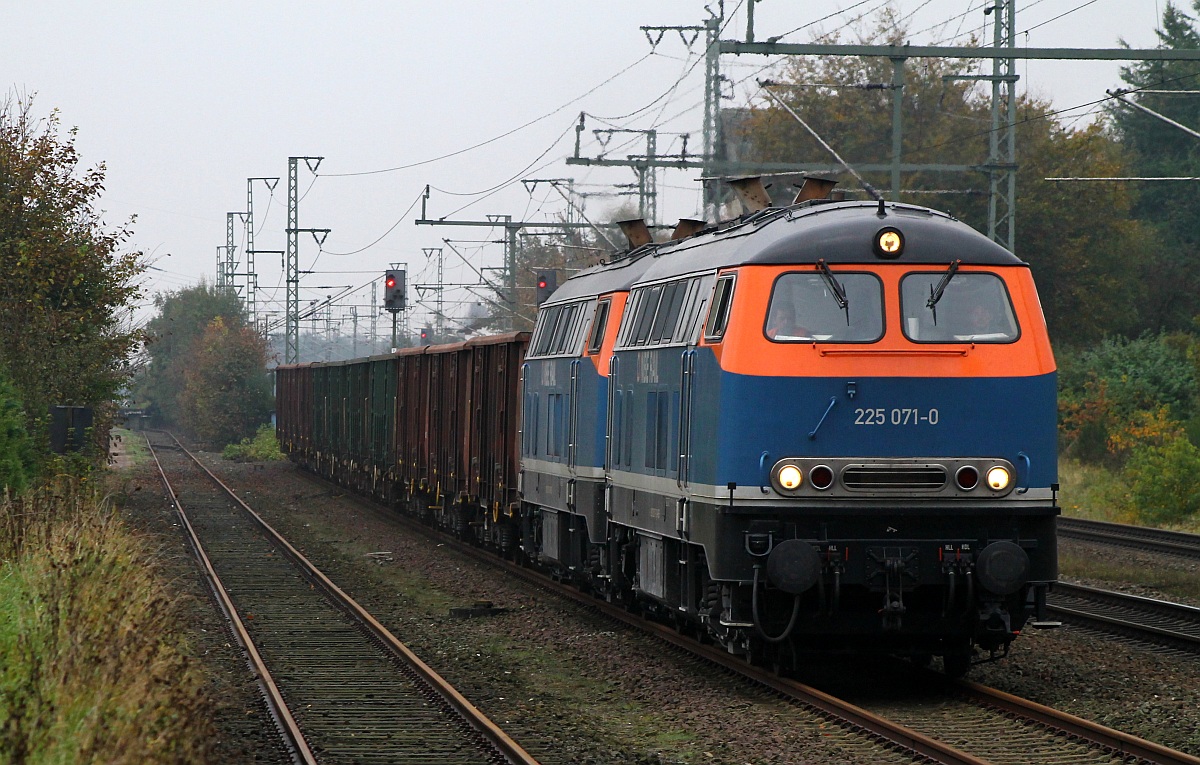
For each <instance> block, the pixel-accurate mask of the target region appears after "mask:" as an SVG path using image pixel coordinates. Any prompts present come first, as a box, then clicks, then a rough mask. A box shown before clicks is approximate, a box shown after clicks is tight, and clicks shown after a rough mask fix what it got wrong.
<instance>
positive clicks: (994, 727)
mask: <svg viewBox="0 0 1200 765" xmlns="http://www.w3.org/2000/svg"><path fill="white" fill-rule="evenodd" d="M307 477H308V478H309V479H310V480H312V481H313V482H314V483H317V484H319V485H322V486H331V485H332V484H329V483H326V482H324V481H322V480H321V479H318V478H316V477H313V476H307ZM346 496H347V498H348V499H351V501H355V502H357V503H359V504H360V505H363V506H366V507H370V508H373V509H374V510H375V511H376V512H379V513H386V517H387V518H388V519H390V520H391V521H393V522H398V523H400V524H402V525H404V526H405V527H407V528H409V529H411V530H413V531H415V532H417V533H419V534H422V535H425V536H426V537H429V538H431V539H433V540H435V541H436V542H437V543H439V544H445V545H448V546H451V547H453V548H454V549H456V550H457V551H459V552H460V553H462V554H464V555H466V556H468V557H471V558H474V559H476V560H479V561H481V562H483V563H485V564H487V565H490V566H493V567H499V568H503V569H504V570H506V571H507V572H508V573H510V574H511V575H513V576H514V577H517V578H520V579H524V580H525V581H527V582H529V583H531V584H533V585H534V586H536V587H539V588H541V589H543V590H547V591H550V592H553V593H555V594H557V595H559V596H561V597H563V598H566V599H568V600H572V601H574V602H576V603H577V604H579V605H581V606H583V607H584V608H586V609H589V610H593V611H596V612H600V613H603V614H604V615H605V616H607V617H609V618H611V619H613V620H615V621H617V622H620V623H622V624H625V625H628V626H630V627H632V628H634V629H637V630H641V631H644V632H647V633H649V634H651V635H654V636H656V637H658V638H660V639H661V640H662V641H664V642H665V643H667V644H668V645H669V646H671V648H672V649H674V650H677V651H681V652H685V653H687V654H690V655H693V656H696V657H699V658H701V659H703V660H705V661H708V662H711V663H712V664H714V665H717V666H719V667H720V668H722V669H723V670H725V671H727V672H729V673H732V674H735V675H738V676H741V677H742V678H745V679H748V680H750V681H752V682H753V683H756V684H758V685H760V686H764V687H766V688H768V689H770V690H772V691H773V692H775V693H777V694H779V695H780V696H782V697H784V698H786V699H788V700H790V701H791V702H793V703H795V704H797V705H799V706H800V707H802V708H805V709H807V710H809V711H811V712H813V713H814V714H816V715H818V716H819V717H820V718H822V719H823V720H825V721H827V723H830V724H832V725H833V726H836V727H838V728H840V729H841V731H842V735H843V736H846V737H849V738H853V737H858V738H859V739H862V740H865V742H866V743H860V744H859V747H860V748H861V747H864V746H865V747H868V748H869V747H875V748H876V750H877V751H885V752H887V753H888V758H887V761H895V759H894V758H895V757H897V756H899V757H901V759H902V760H906V761H915V762H934V763H955V764H958V765H967V764H970V765H984V764H985V763H991V764H992V765H1000V764H1002V763H1013V764H1014V765H1015V764H1016V763H1022V764H1023V763H1029V762H1038V763H1047V764H1051V765H1053V764H1055V763H1063V764H1064V765H1065V764H1066V763H1080V762H1088V763H1135V762H1136V763H1162V764H1171V765H1183V764H1185V763H1186V764H1187V765H1200V758H1197V757H1194V756H1191V755H1189V754H1186V753H1183V752H1178V751H1175V750H1171V749H1169V748H1166V747H1163V746H1160V745H1158V744H1154V743H1152V742H1149V741H1146V740H1144V739H1140V738H1137V737H1135V736H1131V735H1129V734H1125V733H1122V732H1120V731H1116V730H1113V729H1110V728H1106V727H1104V726H1101V725H1098V724H1096V723H1093V722H1090V721H1088V720H1084V719H1081V718H1078V717H1075V716H1072V715H1069V714H1066V713H1063V712H1060V711H1057V710H1054V709H1050V708H1048V707H1044V706H1042V705H1039V704H1036V703H1034V702H1030V701H1027V700H1025V699H1021V698H1018V697H1015V696H1011V695H1009V694H1005V693H1003V692H1000V691H997V690H994V689H990V688H987V687H985V686H981V685H978V684H974V683H969V682H953V681H948V680H946V679H945V678H944V677H943V676H941V675H939V674H935V673H930V672H925V671H918V672H915V673H914V672H912V671H911V670H908V669H899V670H894V671H896V672H898V673H899V674H898V675H897V678H898V679H896V680H895V681H894V682H883V683H880V685H887V686H888V687H891V688H896V689H899V692H898V694H897V695H896V696H895V697H893V698H890V699H887V698H884V699H881V698H875V697H869V696H868V697H863V698H854V697H851V698H849V699H847V698H845V696H847V694H843V693H838V694H836V695H835V694H833V693H828V692H825V691H824V690H822V689H819V688H816V687H813V686H810V685H806V684H804V683H801V682H798V681H796V680H793V679H788V678H784V677H780V676H779V675H777V674H775V673H774V672H772V671H769V670H767V669H764V668H761V667H756V666H752V665H750V664H747V663H746V662H745V661H743V660H742V659H740V658H738V657H734V656H731V655H729V654H728V653H727V652H725V651H723V650H720V649H717V648H714V647H712V646H707V645H703V644H700V643H698V642H696V641H695V640H693V639H692V638H690V637H687V636H685V635H681V634H679V633H677V632H676V631H675V630H674V629H672V628H670V627H667V626H665V625H662V624H659V623H657V622H652V621H648V620H646V619H644V618H642V617H641V616H638V615H635V614H631V613H629V612H628V611H626V610H625V609H623V608H620V607H618V606H614V605H611V604H608V603H606V602H604V601H601V600H598V599H596V598H594V597H593V596H591V595H589V594H586V593H583V592H580V591H579V590H578V589H576V588H574V587H571V586H568V585H564V584H562V583H560V582H558V581H556V580H554V579H552V578H551V577H548V576H546V575H544V574H541V573H539V572H536V571H533V570H531V569H528V568H525V567H522V566H520V565H517V564H515V563H512V562H509V561H503V560H501V559H499V558H498V557H496V556H494V555H492V554H490V553H488V552H486V551H484V550H480V549H479V548H477V547H474V546H472V545H470V544H467V543H464V542H461V541H459V540H456V539H454V538H452V537H450V536H448V535H444V534H441V533H439V532H436V531H433V530H431V529H429V528H428V527H425V526H423V525H421V524H419V523H417V522H416V521H415V520H412V519H410V518H407V517H405V516H401V515H399V514H395V513H390V512H388V511H386V510H385V509H384V508H381V507H380V506H378V505H375V504H373V503H370V502H368V501H367V500H365V499H362V498H358V497H354V496H353V495H346ZM889 671H893V670H889ZM823 727H824V726H823ZM826 729H827V728H826ZM849 746H850V748H854V745H853V743H851V744H849Z"/></svg>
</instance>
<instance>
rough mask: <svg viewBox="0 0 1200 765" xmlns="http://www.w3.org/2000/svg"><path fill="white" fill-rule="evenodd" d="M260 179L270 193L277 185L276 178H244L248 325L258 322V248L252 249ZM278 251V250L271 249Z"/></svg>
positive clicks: (254, 324) (277, 180) (255, 324)
mask: <svg viewBox="0 0 1200 765" xmlns="http://www.w3.org/2000/svg"><path fill="white" fill-rule="evenodd" d="M255 181H262V182H263V183H265V184H266V186H267V189H268V190H270V191H271V193H272V194H274V192H275V187H276V186H278V185H279V179H278V178H247V179H246V237H245V249H246V312H247V313H248V314H249V315H250V325H251V326H257V324H258V271H257V269H256V266H255V263H254V256H255V255H257V254H258V250H256V249H254V182H255ZM272 252H278V250H272Z"/></svg>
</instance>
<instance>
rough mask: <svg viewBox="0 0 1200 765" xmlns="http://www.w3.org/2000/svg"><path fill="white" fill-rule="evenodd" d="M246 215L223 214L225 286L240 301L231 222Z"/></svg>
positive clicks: (235, 246) (235, 250)
mask: <svg viewBox="0 0 1200 765" xmlns="http://www.w3.org/2000/svg"><path fill="white" fill-rule="evenodd" d="M245 215H246V213H240V212H227V213H225V286H226V288H228V289H229V291H230V292H232V293H233V294H234V295H237V296H238V300H239V302H240V301H241V294H240V291H239V290H238V283H237V278H238V277H239V276H241V274H239V273H238V259H237V245H236V243H235V242H234V241H233V229H234V226H233V222H234V219H236V218H239V217H241V218H242V219H244V218H245Z"/></svg>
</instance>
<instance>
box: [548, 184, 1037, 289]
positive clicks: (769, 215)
mask: <svg viewBox="0 0 1200 765" xmlns="http://www.w3.org/2000/svg"><path fill="white" fill-rule="evenodd" d="M880 210H881V208H880V205H879V203H878V202H822V203H817V204H812V203H805V204H801V205H797V206H793V207H782V208H767V209H766V210H762V211H760V212H758V213H755V214H753V215H749V216H745V217H744V218H741V219H738V220H736V221H731V222H729V223H723V224H721V225H719V226H714V227H711V228H708V229H705V230H704V231H702V232H701V233H699V234H696V235H694V236H691V237H689V238H687V239H681V240H678V241H674V242H665V243H662V244H651V245H646V246H645V247H641V248H639V249H638V250H636V251H634V252H633V253H631V254H630V256H628V257H626V258H623V259H621V260H618V261H616V262H614V263H610V264H605V265H601V266H596V267H595V268H592V269H589V270H587V271H583V272H581V273H579V274H577V275H575V276H573V277H571V278H570V279H569V280H567V282H566V283H565V284H564V285H563V286H562V287H561V288H560V289H559V290H558V291H557V292H555V293H554V297H553V298H552V301H553V302H559V301H562V300H570V299H573V298H578V297H583V296H586V295H597V294H604V293H606V292H612V291H617V290H627V289H629V288H630V287H631V286H633V285H634V284H637V283H639V282H650V281H657V280H659V279H668V278H671V277H672V276H682V275H684V274H691V273H696V272H698V271H711V270H715V269H718V268H728V267H731V266H741V265H784V264H792V263H795V264H806V263H813V264H815V263H816V262H817V260H818V259H821V258H823V259H824V260H825V262H827V263H829V264H831V265H836V264H838V263H881V262H887V263H902V264H922V265H931V266H945V265H948V264H949V263H951V262H952V261H954V260H961V261H962V262H963V263H964V264H973V265H995V266H1016V265H1025V263H1024V261H1022V260H1020V259H1019V258H1017V256H1015V255H1013V254H1012V253H1011V252H1009V251H1008V250H1006V249H1004V248H1003V247H1001V246H1000V245H999V244H996V243H995V242H993V241H992V240H990V239H988V238H987V237H986V236H984V235H983V234H981V233H979V232H978V231H976V230H975V229H973V228H971V227H970V226H968V225H967V224H965V223H963V222H962V221H960V220H957V219H955V218H953V217H951V216H949V215H947V214H945V213H942V212H938V211H936V210H931V209H929V208H926V207H918V206H916V205H907V204H898V203H885V204H884V206H883V208H882V210H883V214H880ZM886 227H892V228H896V229H899V230H900V232H901V233H902V234H903V236H904V243H905V244H904V252H903V253H902V254H901V256H900V257H899V258H893V259H890V260H883V259H881V258H879V257H878V256H877V255H876V254H875V250H874V242H875V238H876V236H877V234H878V233H879V231H880V230H881V229H883V228H886Z"/></svg>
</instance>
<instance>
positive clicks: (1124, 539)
mask: <svg viewBox="0 0 1200 765" xmlns="http://www.w3.org/2000/svg"><path fill="white" fill-rule="evenodd" d="M1058 534H1059V536H1060V537H1062V538H1065V539H1078V540H1081V541H1085V542H1102V543H1104V544H1110V545H1116V546H1118V547H1127V548H1133V549H1137V550H1148V551H1151V552H1158V553H1168V554H1171V555H1180V556H1183V557H1186V558H1200V534H1186V533H1183V532H1180V531H1165V530H1163V529H1152V528H1149V527H1147V526H1130V525H1127V524H1124V523H1108V522H1106V521H1089V520H1085V519H1083V518H1063V517H1061V516H1060V517H1059V519H1058Z"/></svg>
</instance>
